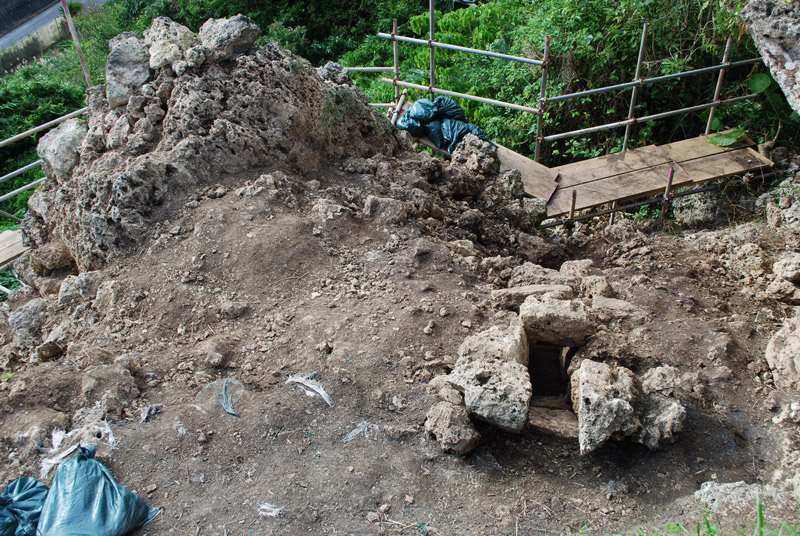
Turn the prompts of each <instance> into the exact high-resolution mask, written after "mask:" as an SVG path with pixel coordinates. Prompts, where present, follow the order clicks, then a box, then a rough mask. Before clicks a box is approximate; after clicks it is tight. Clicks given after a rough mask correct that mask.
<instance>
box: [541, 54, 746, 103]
mask: <svg viewBox="0 0 800 536" xmlns="http://www.w3.org/2000/svg"><path fill="white" fill-rule="evenodd" d="M760 61H762V59H761V58H752V59H749V60H742V61H737V62H733V63H731V64H728V65H714V66H713V67H703V68H702V69H694V70H692V71H685V72H682V73H675V74H668V75H664V76H657V77H655V78H645V79H644V80H641V81H639V80H634V81H632V82H623V83H621V84H615V85H613V86H606V87H599V88H596V89H587V90H585V91H578V92H575V93H568V94H566V95H558V96H557V97H549V98H548V99H547V102H548V103H551V102H559V101H564V100H570V99H576V98H578V97H589V96H591V95H599V94H601V93H608V92H609V91H617V90H620V89H628V88H632V87H635V86H638V85H641V84H645V85H647V84H654V83H656V82H665V81H667V80H675V79H677V78H682V77H684V76H690V75H695V74H703V73H709V72H714V71H720V70H723V69H728V68H733V67H741V66H743V65H752V64H754V63H758V62H760Z"/></svg>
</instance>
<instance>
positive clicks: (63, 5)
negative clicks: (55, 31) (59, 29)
mask: <svg viewBox="0 0 800 536" xmlns="http://www.w3.org/2000/svg"><path fill="white" fill-rule="evenodd" d="M61 8H62V9H63V10H64V17H65V18H66V19H67V26H68V27H69V33H70V35H72V41H73V42H74V43H75V50H77V51H78V59H79V60H80V61H81V69H83V76H84V78H86V86H87V87H92V85H93V84H92V77H91V76H89V67H87V66H86V58H84V57H83V49H82V48H81V43H80V41H78V32H77V31H76V30H75V24H74V23H73V22H72V15H71V14H70V12H69V6H67V0H61Z"/></svg>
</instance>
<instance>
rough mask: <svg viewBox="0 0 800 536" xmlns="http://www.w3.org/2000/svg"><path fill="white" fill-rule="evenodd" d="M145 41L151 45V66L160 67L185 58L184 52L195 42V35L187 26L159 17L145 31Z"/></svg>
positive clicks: (152, 67) (153, 67)
mask: <svg viewBox="0 0 800 536" xmlns="http://www.w3.org/2000/svg"><path fill="white" fill-rule="evenodd" d="M144 42H145V44H146V45H147V46H148V47H149V52H150V68H151V69H160V68H162V67H164V66H166V65H173V64H174V63H175V62H177V61H180V60H181V59H183V54H184V52H185V51H187V50H189V49H190V48H191V47H192V46H193V45H194V44H195V35H194V33H193V32H192V31H191V30H190V29H189V28H187V27H186V26H183V25H181V24H178V23H177V22H175V21H173V20H170V19H168V18H167V17H157V18H155V19H153V23H152V25H151V26H150V28H149V29H147V30H145V31H144Z"/></svg>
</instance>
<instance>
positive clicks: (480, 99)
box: [381, 78, 539, 114]
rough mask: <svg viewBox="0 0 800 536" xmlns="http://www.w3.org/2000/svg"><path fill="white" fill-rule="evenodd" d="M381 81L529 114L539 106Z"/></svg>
mask: <svg viewBox="0 0 800 536" xmlns="http://www.w3.org/2000/svg"><path fill="white" fill-rule="evenodd" d="M381 82H384V83H386V84H397V85H398V86H400V87H405V88H409V89H419V90H420V91H433V92H434V93H438V94H440V95H447V96H448V97H456V98H459V99H466V100H471V101H475V102H482V103H484V104H494V105H495V106H500V107H502V108H509V109H511V110H517V111H519V112H528V113H531V114H538V113H539V108H529V107H528V106H520V105H519V104H511V103H510V102H503V101H498V100H494V99H486V98H484V97H475V96H473V95H467V94H465V93H458V92H456V91H448V90H446V89H439V88H438V87H434V88H432V87H429V86H423V85H420V84H412V83H410V82H403V81H402V80H397V81H395V80H392V79H391V78H381Z"/></svg>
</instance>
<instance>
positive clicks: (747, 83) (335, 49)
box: [0, 0, 800, 214]
mask: <svg viewBox="0 0 800 536" xmlns="http://www.w3.org/2000/svg"><path fill="white" fill-rule="evenodd" d="M738 1H739V2H741V1H742V0H738ZM722 4H723V2H722V1H721V0H679V1H671V0H670V1H667V0H621V1H616V0H614V1H612V0H604V1H589V0H541V1H537V2H532V1H531V0H492V1H483V2H481V1H477V2H474V3H473V2H467V1H463V2H442V1H440V2H438V4H437V8H440V9H442V11H437V19H436V38H437V40H440V41H443V42H448V43H454V44H458V45H464V46H470V47H474V48H481V49H488V50H494V51H498V52H505V53H509V54H514V55H520V56H526V57H533V58H541V57H542V55H543V44H544V37H545V36H546V35H550V36H551V38H552V44H551V51H552V52H551V60H552V68H551V71H550V75H549V82H548V86H547V94H548V95H549V96H555V95H559V94H564V93H569V92H574V91H580V90H583V89H590V88H597V87H601V86H604V85H609V84H615V83H619V82H624V81H629V80H631V79H632V78H633V74H634V68H635V64H636V58H637V54H638V47H639V40H640V36H641V31H642V24H643V23H644V21H650V23H651V25H650V30H649V37H648V40H647V46H646V49H645V58H644V59H645V62H644V73H643V74H644V76H645V77H650V76H658V75H661V74H670V73H676V72H681V71H685V70H688V69H691V68H696V67H702V66H706V65H711V64H714V63H719V61H720V58H721V56H722V50H723V48H724V43H725V40H726V38H727V36H728V35H733V36H734V38H735V46H734V50H733V53H732V59H733V60H736V59H743V58H747V57H753V56H757V53H756V50H755V47H754V46H753V44H752V42H751V40H750V39H749V38H748V37H747V35H746V34H745V33H744V29H743V26H742V23H741V20H740V19H739V17H738V15H737V13H736V10H737V9H738V8H739V7H740V6H739V5H738V4H734V5H733V6H732V10H728V9H725V8H724V7H723V5H722ZM427 5H428V2H425V1H424V0H399V1H396V2H380V1H377V0H360V1H358V2H351V3H341V2H333V1H330V0H317V1H311V0H303V1H291V2H290V1H288V0H280V1H276V2H263V1H262V0H117V1H115V2H111V3H109V4H107V5H105V6H102V7H100V8H96V9H91V10H84V11H83V12H81V13H79V14H78V15H77V16H75V21H76V25H77V27H78V32H79V34H80V36H81V43H82V47H83V49H84V53H85V55H86V58H87V61H88V64H89V68H90V71H91V75H92V78H93V80H94V82H95V83H102V82H103V81H104V80H103V71H104V66H105V59H106V56H107V54H108V45H107V43H108V40H109V39H110V38H111V37H113V36H114V35H116V34H117V33H119V32H121V31H124V30H133V31H137V32H139V33H140V34H141V32H142V31H143V30H144V29H146V28H147V27H148V26H149V24H150V21H151V20H152V18H153V17H155V16H160V15H166V16H169V17H171V18H173V19H175V20H177V21H179V22H181V23H183V24H186V25H187V26H189V27H190V28H191V29H193V30H197V29H198V28H199V26H200V25H201V24H202V23H203V22H204V21H205V20H206V19H207V18H209V17H217V18H218V17H227V16H231V15H234V14H236V13H244V14H247V15H248V16H250V17H252V18H253V19H254V20H255V21H256V22H257V23H258V24H259V26H260V27H261V28H262V31H263V34H264V35H263V36H262V38H261V42H266V41H270V40H274V41H277V42H279V43H280V44H281V45H282V46H284V47H286V48H289V49H291V50H293V51H294V52H296V53H298V54H300V55H303V56H305V57H307V58H309V59H310V60H311V61H312V62H313V63H315V64H321V63H323V62H325V61H328V60H337V59H338V60H340V61H341V62H342V63H344V64H345V65H351V66H355V65H358V66H366V65H379V66H386V65H391V64H392V45H391V43H390V42H389V41H387V40H384V39H379V38H377V37H376V36H375V34H376V33H377V32H379V31H386V32H388V31H390V30H391V20H392V19H393V18H397V19H398V20H399V21H400V32H401V33H402V34H404V35H413V36H418V37H422V38H427V34H428V17H427ZM729 7H730V6H729ZM676 28H680V31H679V32H676ZM400 51H401V70H402V75H401V76H402V78H403V79H404V80H407V81H410V82H415V83H420V84H427V83H428V65H429V63H428V62H429V56H428V49H427V48H426V47H420V46H415V45H409V44H401V46H400ZM436 58H437V71H436V76H437V85H439V86H440V87H444V88H447V89H451V90H454V91H459V92H463V93H471V94H474V95H480V96H486V97H490V98H494V99H499V100H505V101H509V102H513V103H518V104H524V105H528V106H537V105H538V96H539V84H540V71H539V69H538V68H536V67H533V66H530V65H526V64H521V63H515V62H509V61H501V60H495V59H491V58H486V57H482V56H474V55H470V54H464V53H457V52H449V51H443V50H437V52H436ZM764 73H765V69H764V67H763V66H761V65H759V66H757V67H755V68H753V69H750V68H740V69H738V70H735V71H731V72H729V73H728V75H727V76H726V84H725V87H724V89H723V94H722V96H723V98H725V97H729V96H736V95H741V94H744V93H746V92H748V90H749V89H757V90H758V91H759V92H761V93H763V94H764V98H762V99H760V100H756V101H750V102H744V103H739V104H736V105H733V106H729V107H726V108H725V109H724V110H721V112H720V113H719V114H718V116H717V121H716V122H715V125H714V126H715V128H716V129H721V128H723V127H724V128H727V127H741V128H743V129H745V131H746V132H747V133H748V134H749V135H750V136H751V137H753V138H755V139H756V140H757V141H763V140H765V139H771V138H772V137H773V136H774V135H775V134H776V132H777V129H778V125H779V124H782V129H781V133H780V137H781V141H782V142H783V143H787V144H789V145H794V144H796V143H797V141H798V136H799V132H800V128H799V127H800V124H799V123H798V116H797V114H796V113H792V112H791V110H790V108H789V106H788V104H787V103H786V101H785V99H784V98H783V95H782V94H781V93H780V90H779V89H777V86H776V85H775V83H774V82H772V81H771V79H770V78H768V76H766V75H765V74H764ZM354 76H355V77H356V81H357V83H358V84H359V86H360V87H362V89H364V91H365V92H367V94H368V95H369V97H370V99H371V100H373V101H383V102H388V101H391V100H392V99H393V89H392V88H391V87H390V86H389V85H386V84H382V83H381V82H380V81H379V78H380V77H379V76H375V75H360V76H359V75H354ZM715 80H716V74H714V73H711V74H706V75H703V76H699V77H690V78H684V79H680V80H673V81H670V82H666V83H662V84H657V85H649V86H647V87H646V89H645V90H644V91H643V92H642V95H641V101H640V102H641V104H639V106H638V108H637V111H636V113H637V115H639V116H641V115H647V114H652V113H659V112H663V111H666V110H671V109H675V108H679V107H685V106H692V105H695V104H698V103H702V102H707V101H708V100H710V98H711V96H712V94H713V87H714V82H715ZM84 85H85V82H84V81H83V76H82V74H81V71H80V65H79V63H78V60H77V55H76V53H75V50H74V47H73V45H72V43H71V42H65V43H63V44H62V45H61V46H59V47H58V48H57V50H56V51H54V53H53V54H50V55H49V56H48V57H47V58H44V59H42V60H40V61H36V62H34V63H32V64H30V65H28V66H25V67H23V68H21V69H19V71H18V72H17V73H16V74H14V75H10V76H5V77H3V78H2V79H0V110H1V111H2V113H0V137H1V138H7V137H10V136H12V135H14V134H16V133H19V132H20V131H22V130H25V129H27V128H30V127H31V126H34V125H37V124H41V123H43V122H45V121H48V120H50V119H52V118H54V117H57V116H59V115H62V114H64V113H66V112H68V111H70V110H74V109H76V108H78V107H80V106H81V104H82V101H83V96H82V95H83V90H84ZM411 93H412V98H419V97H422V96H423V95H422V94H421V93H420V92H414V91H412V92H411ZM630 93H631V92H630V90H622V91H618V92H612V93H606V94H603V95H599V96H595V97H592V98H582V99H576V100H571V101H565V102H560V103H553V104H551V105H550V106H549V107H548V109H547V113H546V114H545V117H544V119H545V121H544V133H545V134H553V133H557V132H564V131H568V130H573V129H577V128H583V127H587V126H591V125H597V124H601V123H605V122H610V121H618V120H621V119H624V118H626V117H627V114H628V106H629V99H630ZM461 104H462V105H463V106H464V108H465V109H466V111H467V114H468V116H469V117H470V119H471V120H472V121H473V122H475V123H477V124H479V125H480V126H481V127H483V129H484V130H485V131H486V132H487V134H488V135H489V136H490V137H491V138H492V139H495V140H497V141H499V142H500V143H503V144H505V145H508V146H510V147H512V148H514V149H516V150H518V151H520V152H523V153H526V154H530V153H532V152H533V147H534V143H535V134H536V116H533V115H530V114H526V113H522V112H513V111H510V110H507V109H500V108H497V107H494V106H491V105H484V104H478V103H475V102H470V101H463V102H461ZM706 117H707V114H706V113H694V114H687V115H684V116H678V117H675V118H671V119H668V120H663V121H660V122H658V123H654V124H653V123H648V124H642V125H639V126H637V128H635V129H634V138H633V140H632V146H637V145H642V144H647V143H653V142H665V141H669V140H672V139H678V138H683V137H688V136H694V135H697V134H699V133H701V132H702V130H703V129H704V126H705V118H706ZM623 131H624V129H617V130H615V131H610V132H603V133H598V134H594V135H591V136H588V137H585V138H573V139H570V140H566V141H562V142H555V143H552V144H549V145H547V146H545V147H544V150H543V155H544V160H545V162H548V163H551V164H555V163H561V162H564V161H567V160H571V159H576V158H586V157H591V156H596V155H598V154H602V153H606V152H613V151H616V150H619V149H620V147H621V144H622V138H621V136H622V134H623ZM37 141H38V140H37V137H36V136H34V137H31V138H28V139H27V140H25V141H21V142H17V143H15V144H13V145H11V146H8V147H5V148H2V149H0V175H2V174H5V173H8V172H9V171H12V170H14V169H17V168H19V167H20V166H21V165H23V164H25V163H28V162H31V161H34V160H36V156H35V146H36V143H37ZM40 176H41V172H40V171H33V172H28V173H26V174H25V175H23V176H21V177H19V178H17V179H15V180H12V181H7V182H6V183H4V184H2V185H0V193H3V192H7V191H10V190H11V189H14V188H16V187H18V186H19V185H21V184H24V183H27V182H30V181H31V180H33V179H35V178H38V177H40ZM25 202H26V196H20V197H17V198H15V199H14V200H10V201H7V202H5V203H3V204H0V209H3V210H6V211H8V212H13V213H16V214H21V213H22V212H24V207H25Z"/></svg>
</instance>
